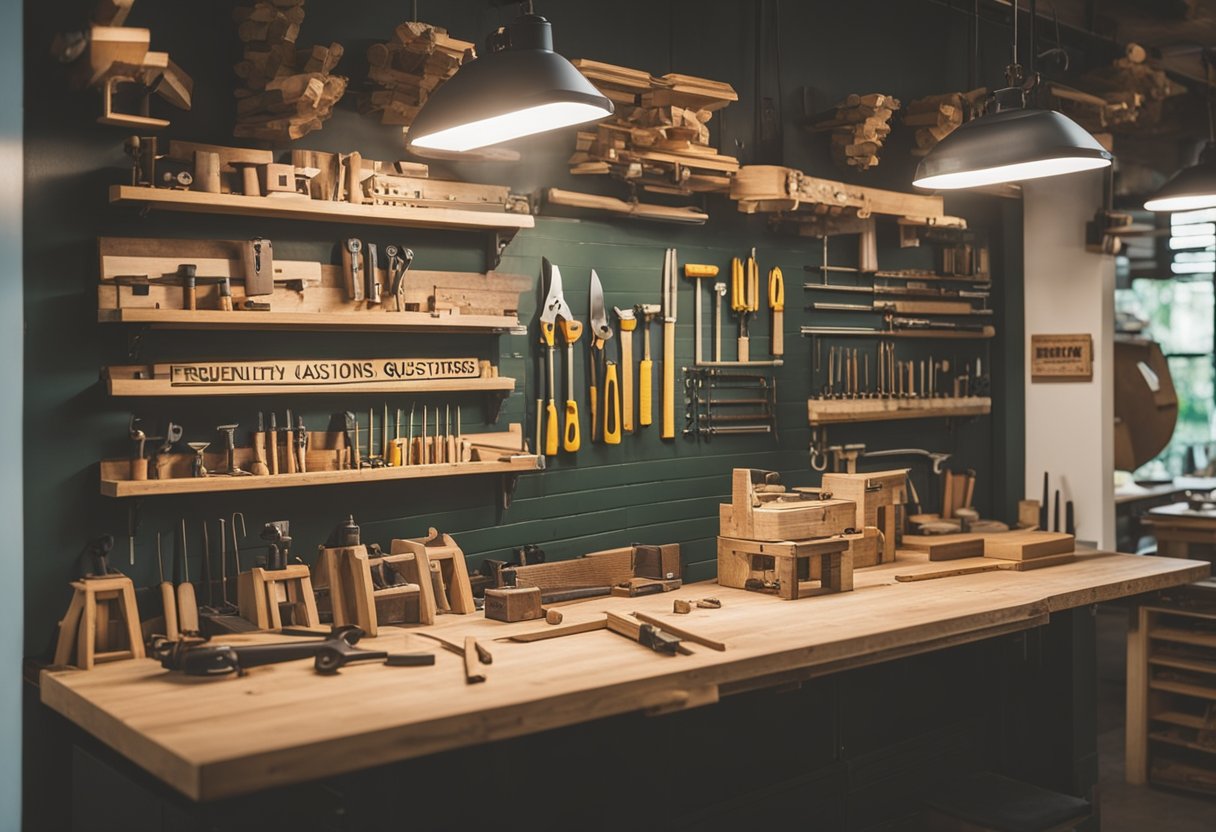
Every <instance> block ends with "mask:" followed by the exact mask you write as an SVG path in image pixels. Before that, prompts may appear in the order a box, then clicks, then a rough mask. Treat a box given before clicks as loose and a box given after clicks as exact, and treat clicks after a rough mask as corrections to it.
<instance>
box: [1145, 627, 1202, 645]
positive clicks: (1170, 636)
mask: <svg viewBox="0 0 1216 832" xmlns="http://www.w3.org/2000/svg"><path fill="white" fill-rule="evenodd" d="M1148 637H1149V638H1154V639H1157V640H1158V641H1174V642H1177V643H1178V644H1198V645H1199V646H1201V647H1216V633H1204V632H1195V631H1193V630H1183V629H1181V628H1177V627H1154V628H1153V629H1151V630H1149V633H1148Z"/></svg>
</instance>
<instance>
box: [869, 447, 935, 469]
mask: <svg viewBox="0 0 1216 832" xmlns="http://www.w3.org/2000/svg"><path fill="white" fill-rule="evenodd" d="M862 456H863V457H865V458H867V459H872V458H877V457H889V456H923V457H925V458H926V459H928V460H929V461H930V462H932V463H933V473H934V474H941V473H942V463H944V462H945V461H946V460H948V459H950V457H951V456H952V455H951V454H944V453H939V452H937V451H926V450H925V449H924V448H892V449H891V450H886V451H866V452H865V453H864V454H862Z"/></svg>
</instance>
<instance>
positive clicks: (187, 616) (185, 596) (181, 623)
mask: <svg viewBox="0 0 1216 832" xmlns="http://www.w3.org/2000/svg"><path fill="white" fill-rule="evenodd" d="M179 532H180V533H179V535H178V537H177V540H176V541H175V543H176V544H177V545H176V547H175V548H176V549H177V553H176V554H177V556H178V557H180V559H181V564H182V582H181V583H180V584H178V585H177V625H178V628H179V629H180V630H181V632H183V633H197V632H198V599H197V598H196V597H195V594H194V584H192V583H190V565H189V563H188V562H187V558H188V557H189V547H188V544H187V543H186V519H185V518H184V517H183V518H182V521H181V528H180V530H179Z"/></svg>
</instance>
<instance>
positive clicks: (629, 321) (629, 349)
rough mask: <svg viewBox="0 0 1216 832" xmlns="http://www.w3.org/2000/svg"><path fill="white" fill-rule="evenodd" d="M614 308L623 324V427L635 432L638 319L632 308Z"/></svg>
mask: <svg viewBox="0 0 1216 832" xmlns="http://www.w3.org/2000/svg"><path fill="white" fill-rule="evenodd" d="M613 309H614V310H615V311H616V317H617V321H618V322H619V323H620V326H621V346H620V355H621V428H622V429H623V430H624V431H625V433H633V333H634V332H635V331H636V330H637V328H638V319H637V318H636V317H634V310H633V309H632V308H629V309H622V308H621V307H619V306H614V307H613Z"/></svg>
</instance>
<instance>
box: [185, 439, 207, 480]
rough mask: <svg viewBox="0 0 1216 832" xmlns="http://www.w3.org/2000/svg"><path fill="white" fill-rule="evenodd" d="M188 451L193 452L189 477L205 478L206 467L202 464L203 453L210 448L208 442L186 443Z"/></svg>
mask: <svg viewBox="0 0 1216 832" xmlns="http://www.w3.org/2000/svg"><path fill="white" fill-rule="evenodd" d="M186 445H187V446H189V448H190V450H192V451H194V461H193V462H192V463H191V464H190V476H192V477H205V476H207V466H206V465H204V464H203V451H205V450H207V448H209V447H211V443H210V442H187V443H186Z"/></svg>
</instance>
